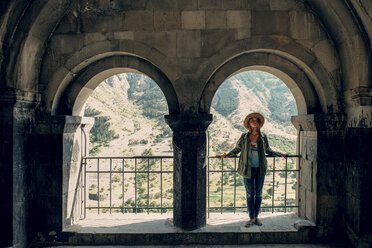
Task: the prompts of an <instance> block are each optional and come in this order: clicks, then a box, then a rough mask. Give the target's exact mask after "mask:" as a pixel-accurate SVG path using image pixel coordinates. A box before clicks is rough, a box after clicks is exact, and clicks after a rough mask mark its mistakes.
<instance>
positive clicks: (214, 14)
mask: <svg viewBox="0 0 372 248" xmlns="http://www.w3.org/2000/svg"><path fill="white" fill-rule="evenodd" d="M205 25H206V28H207V29H218V28H226V26H227V19H226V11H223V10H208V11H206V12H205Z"/></svg>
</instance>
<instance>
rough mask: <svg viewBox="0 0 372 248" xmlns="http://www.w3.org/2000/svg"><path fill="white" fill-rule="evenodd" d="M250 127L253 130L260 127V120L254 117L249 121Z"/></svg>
mask: <svg viewBox="0 0 372 248" xmlns="http://www.w3.org/2000/svg"><path fill="white" fill-rule="evenodd" d="M249 126H250V127H251V128H257V127H258V126H259V123H258V119H257V118H256V117H253V118H252V119H250V120H249Z"/></svg>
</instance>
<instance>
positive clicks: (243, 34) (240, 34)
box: [235, 28, 251, 40]
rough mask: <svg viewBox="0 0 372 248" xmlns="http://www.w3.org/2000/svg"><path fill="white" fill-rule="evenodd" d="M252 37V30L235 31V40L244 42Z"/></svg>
mask: <svg viewBox="0 0 372 248" xmlns="http://www.w3.org/2000/svg"><path fill="white" fill-rule="evenodd" d="M250 37H251V29H249V28H239V29H236V30H235V40H243V39H248V38H250Z"/></svg>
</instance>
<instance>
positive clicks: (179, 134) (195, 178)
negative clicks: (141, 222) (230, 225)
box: [165, 114, 212, 230]
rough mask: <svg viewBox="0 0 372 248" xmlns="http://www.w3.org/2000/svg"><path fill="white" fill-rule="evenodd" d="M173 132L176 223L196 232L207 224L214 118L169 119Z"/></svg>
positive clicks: (174, 215) (173, 116) (170, 116)
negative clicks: (208, 134) (209, 149)
mask: <svg viewBox="0 0 372 248" xmlns="http://www.w3.org/2000/svg"><path fill="white" fill-rule="evenodd" d="M165 119H166V122H167V123H168V125H169V126H170V127H171V129H172V130H173V149H174V162H173V168H174V178H173V204H174V206H173V210H174V213H173V223H174V225H175V226H176V227H180V228H182V229H185V230H193V229H197V228H199V227H202V226H205V224H206V166H205V161H206V132H205V131H206V129H207V128H208V126H209V124H210V123H211V122H212V115H210V114H203V115H198V116H186V115H169V116H166V117H165Z"/></svg>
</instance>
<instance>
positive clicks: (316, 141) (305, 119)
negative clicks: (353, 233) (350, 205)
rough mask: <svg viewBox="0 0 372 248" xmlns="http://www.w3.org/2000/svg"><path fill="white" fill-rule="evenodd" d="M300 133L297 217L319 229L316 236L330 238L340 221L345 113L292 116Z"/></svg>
mask: <svg viewBox="0 0 372 248" xmlns="http://www.w3.org/2000/svg"><path fill="white" fill-rule="evenodd" d="M292 122H293V124H294V125H295V126H296V128H297V129H298V130H299V128H300V126H301V127H302V129H303V132H302V134H301V147H300V154H301V155H302V156H301V158H300V161H299V162H300V166H301V173H300V185H299V192H298V193H299V206H300V209H299V216H300V217H303V218H308V219H310V220H312V221H314V222H315V223H316V225H317V226H318V228H319V232H318V236H319V237H331V235H332V234H334V233H335V231H337V230H336V229H337V227H338V226H341V224H342V221H341V220H342V217H341V216H342V208H341V207H340V206H342V202H343V174H344V167H343V163H344V142H345V124H346V122H345V116H344V115H341V114H318V115H304V116H293V117H292Z"/></svg>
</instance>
